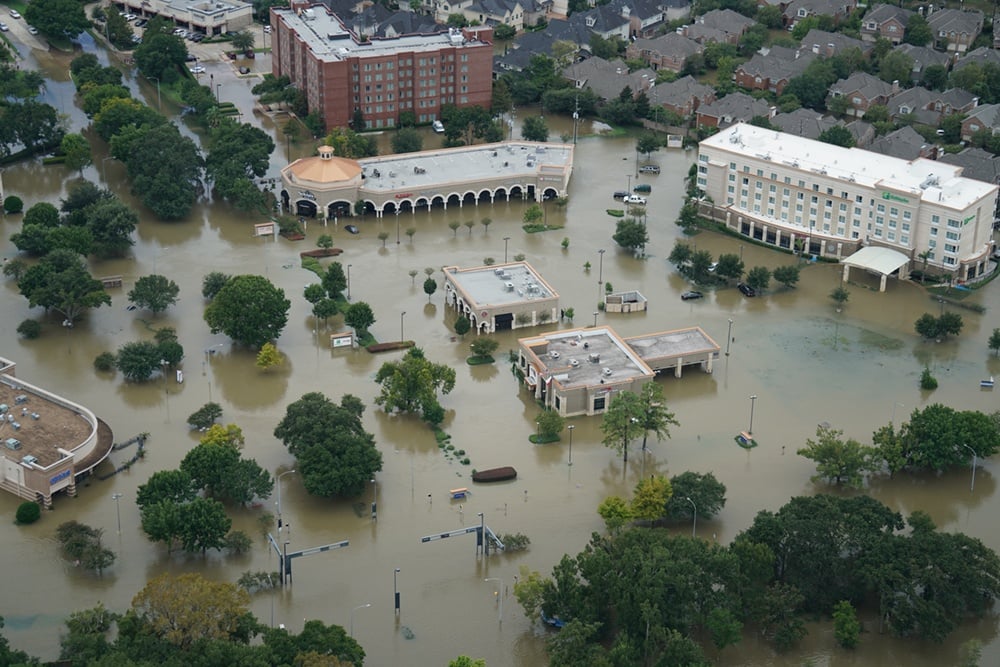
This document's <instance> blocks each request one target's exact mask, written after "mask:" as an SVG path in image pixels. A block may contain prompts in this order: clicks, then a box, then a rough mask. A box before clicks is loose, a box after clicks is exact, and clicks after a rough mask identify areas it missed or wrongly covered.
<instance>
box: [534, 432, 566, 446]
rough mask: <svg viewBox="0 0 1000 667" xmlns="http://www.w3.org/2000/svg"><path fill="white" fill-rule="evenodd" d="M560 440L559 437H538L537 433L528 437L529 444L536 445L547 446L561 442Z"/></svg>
mask: <svg viewBox="0 0 1000 667" xmlns="http://www.w3.org/2000/svg"><path fill="white" fill-rule="evenodd" d="M559 440H560V438H559V436H558V435H538V434H537V433H532V434H531V435H529V436H528V442H530V443H532V444H534V445H547V444H549V443H550V442H559Z"/></svg>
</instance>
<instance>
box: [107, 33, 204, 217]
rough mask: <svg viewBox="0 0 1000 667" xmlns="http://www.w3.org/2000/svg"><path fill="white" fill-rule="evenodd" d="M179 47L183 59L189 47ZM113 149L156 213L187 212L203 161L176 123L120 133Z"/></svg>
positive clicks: (137, 189)
mask: <svg viewBox="0 0 1000 667" xmlns="http://www.w3.org/2000/svg"><path fill="white" fill-rule="evenodd" d="M157 37H167V35H158V36H157ZM171 37H172V36H171ZM175 39H176V38H175ZM143 46H145V44H143ZM180 48H181V49H182V50H183V55H181V62H182V63H183V61H184V57H185V55H186V50H184V45H183V44H181V45H180ZM136 60H137V61H138V49H137V53H136ZM171 67H176V66H175V65H171ZM163 76H164V77H166V75H165V74H164V75H163ZM168 80H169V78H164V81H168ZM154 113H155V112H154ZM102 116H103V113H102ZM111 151H112V154H113V155H114V156H115V157H117V158H119V159H123V160H124V161H125V166H126V168H127V169H128V174H129V178H130V179H131V180H132V188H133V190H134V191H135V193H136V195H138V196H139V197H140V198H141V199H142V203H143V204H145V205H146V206H148V207H149V208H150V210H152V211H153V213H155V214H156V215H157V216H158V217H159V218H161V219H163V220H180V219H182V218H184V217H185V216H187V214H188V213H189V212H190V211H191V207H192V206H194V202H195V197H196V193H197V192H198V188H199V186H200V184H201V175H202V164H203V160H202V157H201V154H200V153H199V151H198V147H197V146H196V145H195V143H194V141H193V140H191V139H190V138H188V137H185V136H183V135H181V133H180V131H179V130H178V129H177V128H176V127H175V126H174V125H171V124H161V125H158V126H156V127H153V128H150V129H148V130H145V131H142V130H135V131H131V132H128V131H126V132H122V133H119V134H117V135H116V136H115V137H114V139H112V141H111Z"/></svg>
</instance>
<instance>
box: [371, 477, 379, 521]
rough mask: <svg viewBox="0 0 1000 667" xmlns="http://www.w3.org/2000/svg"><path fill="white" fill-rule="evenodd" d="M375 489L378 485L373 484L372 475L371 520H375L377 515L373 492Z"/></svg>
mask: <svg viewBox="0 0 1000 667" xmlns="http://www.w3.org/2000/svg"><path fill="white" fill-rule="evenodd" d="M377 489H378V487H377V486H375V478H374V477H372V521H375V519H376V517H377V516H378V511H377V506H376V504H375V493H376V490H377Z"/></svg>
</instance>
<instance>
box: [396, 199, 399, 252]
mask: <svg viewBox="0 0 1000 667" xmlns="http://www.w3.org/2000/svg"><path fill="white" fill-rule="evenodd" d="M396 245H399V207H398V206H397V207H396Z"/></svg>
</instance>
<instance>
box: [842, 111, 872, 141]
mask: <svg viewBox="0 0 1000 667" xmlns="http://www.w3.org/2000/svg"><path fill="white" fill-rule="evenodd" d="M844 127H846V128H847V131H848V132H850V133H851V136H852V137H854V145H855V146H857V147H858V148H864V147H865V146H868V145H869V144H871V142H873V141H875V139H876V138H877V136H876V134H875V126H874V125H872V124H871V123H869V122H868V121H864V120H861V119H860V118H859V119H858V120H852V121H851V122H850V123H848V124H847V125H845V126H844Z"/></svg>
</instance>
